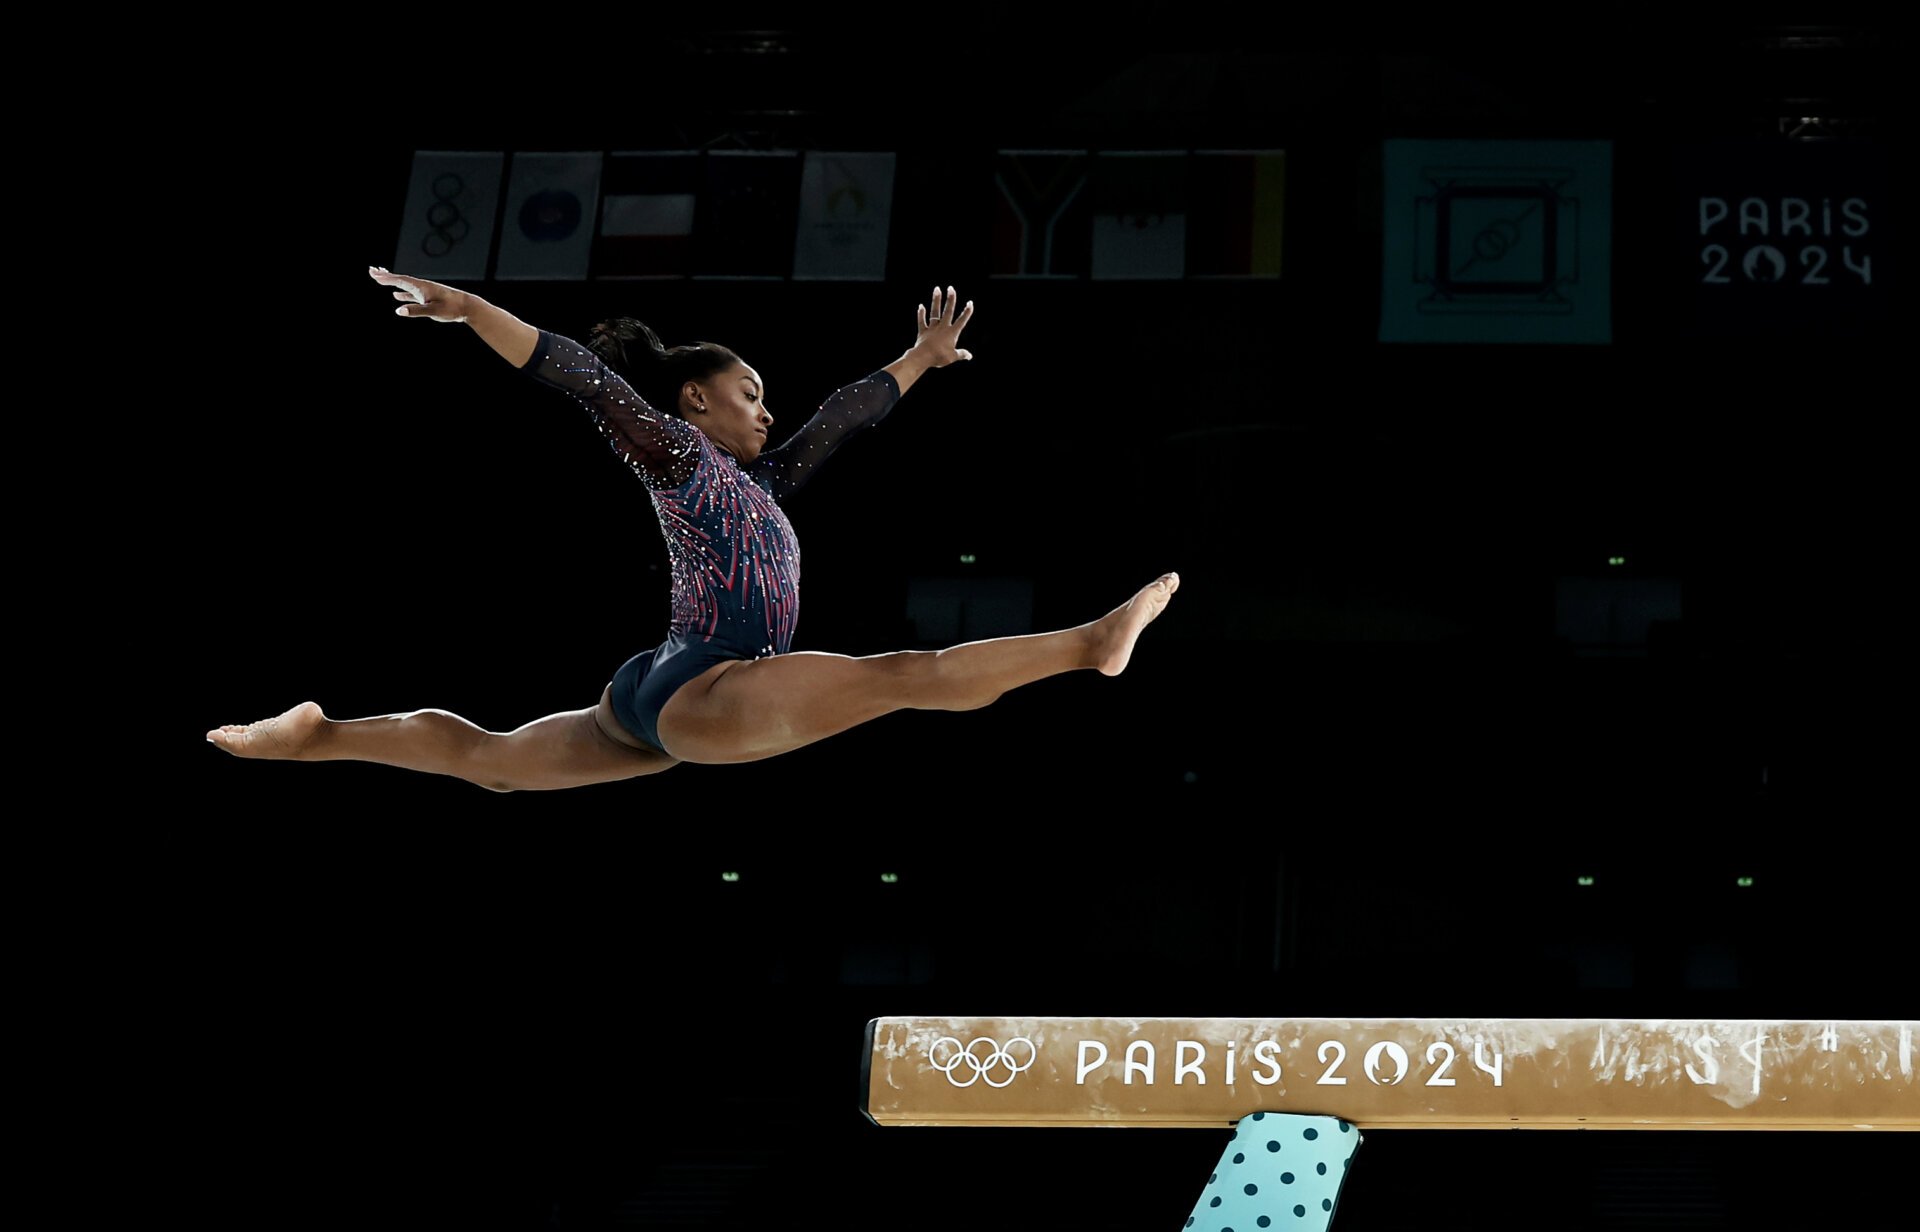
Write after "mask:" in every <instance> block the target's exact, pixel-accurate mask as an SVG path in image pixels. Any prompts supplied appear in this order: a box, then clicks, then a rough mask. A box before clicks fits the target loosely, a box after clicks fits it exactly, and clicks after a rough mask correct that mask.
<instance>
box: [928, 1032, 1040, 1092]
mask: <svg viewBox="0 0 1920 1232" xmlns="http://www.w3.org/2000/svg"><path fill="white" fill-rule="evenodd" d="M982 1044H985V1045H986V1046H987V1051H986V1052H984V1053H978V1052H976V1049H978V1048H979V1047H980V1045H982ZM1016 1044H1020V1045H1024V1046H1025V1048H1026V1059H1025V1060H1024V1061H1017V1060H1015V1059H1014V1056H1013V1054H1012V1052H1010V1051H1009V1049H1012V1048H1013V1047H1014V1045H1016ZM942 1045H945V1046H946V1053H945V1059H944V1060H942V1054H941V1047H942ZM1039 1055H1040V1050H1039V1049H1038V1048H1036V1047H1034V1046H1033V1041H1032V1040H1030V1039H1028V1038H1027V1037H1026V1036H1024V1035H1016V1036H1014V1037H1013V1038H1012V1039H1010V1040H1008V1041H1007V1042H1006V1044H1004V1045H1002V1044H1001V1043H1000V1042H999V1041H998V1040H995V1039H993V1038H992V1037H991V1036H986V1035H982V1036H977V1037H976V1038H974V1039H972V1040H969V1041H968V1042H967V1043H966V1045H965V1046H962V1045H961V1043H960V1041H959V1040H957V1039H955V1038H953V1036H951V1035H943V1036H941V1037H940V1038H939V1039H937V1040H935V1041H933V1044H932V1045H931V1046H930V1047H929V1048H928V1049H927V1059H928V1060H929V1061H931V1062H932V1063H933V1068H935V1069H937V1070H939V1071H940V1072H941V1073H943V1074H945V1075H946V1076H947V1081H948V1082H949V1083H951V1084H952V1085H954V1086H956V1087H961V1088H965V1087H970V1086H972V1085H973V1084H974V1083H976V1082H985V1083H986V1084H987V1085H988V1086H990V1087H1010V1086H1012V1085H1013V1080H1014V1079H1015V1078H1017V1077H1019V1076H1020V1075H1021V1074H1023V1073H1025V1072H1026V1071H1027V1070H1029V1069H1032V1068H1033V1062H1034V1058H1036V1057H1038V1056H1039ZM963 1073H964V1074H965V1075H966V1081H964V1082H963V1081H961V1079H960V1075H961V1074H963ZM1001 1074H1004V1075H1005V1077H1004V1078H1000V1077H997V1076H998V1075H1001Z"/></svg>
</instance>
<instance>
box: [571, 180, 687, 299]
mask: <svg viewBox="0 0 1920 1232" xmlns="http://www.w3.org/2000/svg"><path fill="white" fill-rule="evenodd" d="M699 192H700V155H699V153H698V152H697V151H694V150H662V151H653V152H646V153H615V154H610V155H608V156H607V166H606V173H605V178H604V179H603V180H602V181H601V198H600V239H599V241H598V243H596V244H595V245H594V250H593V276H594V277H595V278H685V277H687V276H688V275H689V274H691V273H693V216H694V204H695V201H696V200H697V199H698V196H699Z"/></svg>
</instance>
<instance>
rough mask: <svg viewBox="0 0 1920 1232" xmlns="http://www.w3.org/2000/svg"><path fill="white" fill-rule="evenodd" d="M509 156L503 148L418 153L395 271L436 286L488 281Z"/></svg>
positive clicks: (394, 263)
mask: <svg viewBox="0 0 1920 1232" xmlns="http://www.w3.org/2000/svg"><path fill="white" fill-rule="evenodd" d="M506 158H507V156H506V155H505V154H503V153H501V152H500V151H498V150H495V151H492V152H490V153H456V152H448V151H441V150H415V151H414V152H413V175H412V177H411V178H410V179H409V180H408V182H407V211H406V214H405V215H403V216H402V219H401V222H400V244H399V247H398V248H396V249H395V250H394V257H393V265H394V268H395V269H403V270H406V271H407V272H408V273H409V274H418V275H420V276H421V277H422V278H430V279H432V280H433V281H435V282H458V281H461V280H463V279H464V280H467V281H478V280H480V279H483V278H485V277H486V276H487V258H488V257H490V256H492V255H493V219H494V211H495V210H496V209H497V208H498V206H499V204H500V168H501V167H502V165H504V164H505V162H506Z"/></svg>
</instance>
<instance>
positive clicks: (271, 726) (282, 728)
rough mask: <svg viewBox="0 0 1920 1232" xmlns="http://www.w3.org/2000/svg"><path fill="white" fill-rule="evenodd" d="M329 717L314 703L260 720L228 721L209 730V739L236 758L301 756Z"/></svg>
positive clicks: (300, 705) (304, 703)
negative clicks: (245, 721) (250, 721)
mask: <svg viewBox="0 0 1920 1232" xmlns="http://www.w3.org/2000/svg"><path fill="white" fill-rule="evenodd" d="M326 721H327V716H326V715H324V714H322V713H320V707H319V706H316V705H315V704H314V703H312V702H301V703H300V704H299V705H298V706H295V707H294V708H293V709H291V710H289V711H287V712H286V713H285V714H282V715H278V716H276V717H274V718H271V719H261V720H260V721H259V722H258V723H246V724H239V723H229V724H227V725H226V726H225V727H216V728H214V729H213V730H212V731H210V732H208V733H207V739H208V740H209V741H211V742H212V743H214V744H217V745H219V746H220V747H221V748H223V749H225V750H226V751H227V752H229V753H232V754H233V755H234V756H235V757H271V758H288V759H293V758H298V757H299V756H300V754H301V753H303V752H305V751H306V747H307V743H308V741H310V740H312V739H313V734H314V733H315V732H316V731H318V730H320V725H321V724H322V723H324V722H326Z"/></svg>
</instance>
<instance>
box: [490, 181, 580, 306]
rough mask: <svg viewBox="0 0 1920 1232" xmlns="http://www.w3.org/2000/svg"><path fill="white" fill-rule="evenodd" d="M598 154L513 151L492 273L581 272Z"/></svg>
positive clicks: (554, 275) (567, 275)
mask: <svg viewBox="0 0 1920 1232" xmlns="http://www.w3.org/2000/svg"><path fill="white" fill-rule="evenodd" d="M599 204H600V155H598V154H515V155H514V156H513V171H512V173H511V175H510V177H509V179H508V181H507V216H506V219H505V223H504V225H503V226H502V227H501V228H500V260H499V262H498V263H497V264H496V265H495V266H494V272H493V276H494V277H495V278H551V279H556V280H560V279H569V280H570V279H576V278H585V277H586V276H587V258H588V256H589V255H591V253H592V251H593V216H594V211H595V208H596V207H597V206H598V205H599Z"/></svg>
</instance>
